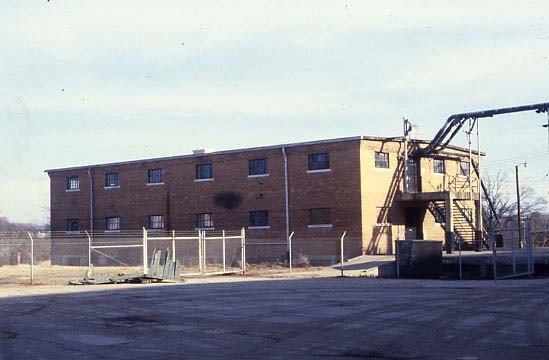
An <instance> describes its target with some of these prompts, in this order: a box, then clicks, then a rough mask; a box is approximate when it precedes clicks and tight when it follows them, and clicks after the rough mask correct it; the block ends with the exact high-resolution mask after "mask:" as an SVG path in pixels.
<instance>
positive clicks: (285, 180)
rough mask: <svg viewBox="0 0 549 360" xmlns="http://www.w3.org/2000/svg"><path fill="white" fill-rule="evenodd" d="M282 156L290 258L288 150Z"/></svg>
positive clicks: (284, 149)
mask: <svg viewBox="0 0 549 360" xmlns="http://www.w3.org/2000/svg"><path fill="white" fill-rule="evenodd" d="M282 155H283V156H284V189H285V191H284V194H285V200H286V202H285V204H286V253H287V255H288V258H289V256H290V190H289V184H288V155H287V154H286V148H285V147H283V148H282Z"/></svg>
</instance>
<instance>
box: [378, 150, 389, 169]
mask: <svg viewBox="0 0 549 360" xmlns="http://www.w3.org/2000/svg"><path fill="white" fill-rule="evenodd" d="M375 166H376V168H380V169H388V168H389V153H384V152H378V151H376V164H375Z"/></svg>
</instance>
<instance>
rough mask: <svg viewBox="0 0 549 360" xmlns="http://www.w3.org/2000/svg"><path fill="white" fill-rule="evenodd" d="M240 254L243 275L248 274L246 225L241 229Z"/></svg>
mask: <svg viewBox="0 0 549 360" xmlns="http://www.w3.org/2000/svg"><path fill="white" fill-rule="evenodd" d="M240 244H241V250H240V254H241V257H242V260H241V262H242V275H246V229H244V227H243V228H242V230H240Z"/></svg>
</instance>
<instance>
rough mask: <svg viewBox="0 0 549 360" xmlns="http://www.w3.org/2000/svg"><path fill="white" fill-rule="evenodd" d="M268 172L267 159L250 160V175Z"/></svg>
mask: <svg viewBox="0 0 549 360" xmlns="http://www.w3.org/2000/svg"><path fill="white" fill-rule="evenodd" d="M267 172H268V169H267V159H254V160H250V172H249V175H266V174H267Z"/></svg>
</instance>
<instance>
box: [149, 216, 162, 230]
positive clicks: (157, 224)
mask: <svg viewBox="0 0 549 360" xmlns="http://www.w3.org/2000/svg"><path fill="white" fill-rule="evenodd" d="M149 229H151V230H161V229H164V216H162V215H150V216H149Z"/></svg>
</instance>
